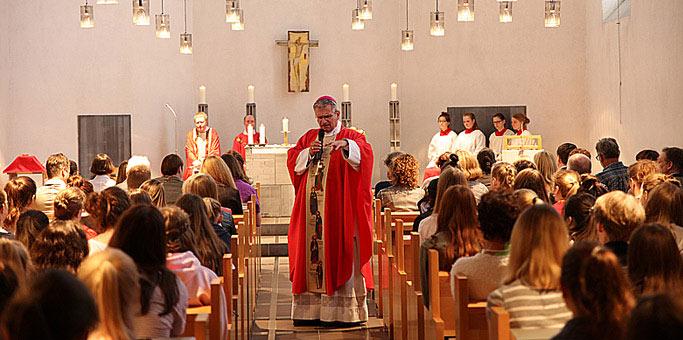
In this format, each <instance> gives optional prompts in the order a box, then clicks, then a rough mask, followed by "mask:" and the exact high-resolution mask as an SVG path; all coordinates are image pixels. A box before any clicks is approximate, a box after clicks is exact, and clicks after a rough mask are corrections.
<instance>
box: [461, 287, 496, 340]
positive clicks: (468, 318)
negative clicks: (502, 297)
mask: <svg viewBox="0 0 683 340" xmlns="http://www.w3.org/2000/svg"><path fill="white" fill-rule="evenodd" d="M454 282H455V303H456V308H455V333H456V334H458V337H459V339H462V340H470V339H471V340H485V339H488V326H487V324H486V301H470V296H469V290H468V288H467V284H468V282H467V277H465V276H461V275H456V276H455V278H454Z"/></svg>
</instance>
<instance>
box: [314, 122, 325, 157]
mask: <svg viewBox="0 0 683 340" xmlns="http://www.w3.org/2000/svg"><path fill="white" fill-rule="evenodd" d="M323 138H325V131H324V130H323V129H320V130H318V141H320V150H318V152H316V154H315V155H313V159H312V161H319V160H321V159H322V158H323V148H322V144H323Z"/></svg>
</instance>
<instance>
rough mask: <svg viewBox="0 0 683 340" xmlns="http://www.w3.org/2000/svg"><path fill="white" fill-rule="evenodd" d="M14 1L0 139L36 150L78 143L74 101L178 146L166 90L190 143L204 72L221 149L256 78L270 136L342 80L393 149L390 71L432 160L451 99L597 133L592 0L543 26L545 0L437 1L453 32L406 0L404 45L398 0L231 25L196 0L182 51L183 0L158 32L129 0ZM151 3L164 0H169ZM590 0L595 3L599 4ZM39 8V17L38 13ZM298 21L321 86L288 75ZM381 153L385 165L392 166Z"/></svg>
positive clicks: (154, 149)
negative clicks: (461, 6)
mask: <svg viewBox="0 0 683 340" xmlns="http://www.w3.org/2000/svg"><path fill="white" fill-rule="evenodd" d="M593 2H594V1H593ZM3 3H5V6H9V10H8V11H3V12H9V14H8V16H9V18H10V19H9V21H8V24H7V27H12V29H11V30H10V29H8V28H7V29H3V31H2V32H3V33H4V32H11V34H10V39H11V40H10V45H11V49H10V52H9V60H10V64H11V65H12V67H11V70H10V79H11V87H10V93H9V98H10V100H9V102H10V111H11V112H14V113H16V112H21V115H19V114H13V115H12V117H11V119H10V120H9V121H10V126H11V127H12V128H11V129H9V131H8V133H7V138H8V139H9V140H12V141H13V143H12V144H8V145H7V147H5V148H4V150H5V152H6V153H7V154H8V155H11V156H8V157H13V156H14V155H15V154H17V153H20V152H29V153H33V154H36V155H37V156H38V157H39V158H41V159H44V158H45V157H46V156H47V155H49V154H50V153H53V152H57V151H63V152H66V153H67V154H69V156H70V157H72V158H76V157H77V125H76V116H77V115H78V114H80V113H97V112H102V113H105V112H131V113H133V152H134V153H136V154H147V155H149V156H150V158H151V160H152V163H153V164H159V162H160V160H161V158H162V157H163V155H164V154H166V153H168V152H171V151H172V149H173V141H172V139H173V138H172V135H173V131H172V122H171V121H170V120H169V119H168V114H167V112H165V111H164V109H163V104H164V103H166V102H168V103H171V105H173V106H174V107H175V108H176V110H177V111H178V112H179V113H180V114H181V116H182V117H181V118H182V120H181V124H180V130H181V134H180V138H179V139H180V145H181V148H182V143H183V140H184V139H183V138H184V137H183V135H184V132H185V131H186V130H188V129H189V128H190V127H191V118H190V117H191V115H192V112H193V111H194V110H195V108H196V106H195V105H196V104H195V103H196V100H197V98H196V89H197V87H198V86H199V85H200V84H204V85H206V86H207V88H208V90H207V92H208V94H207V97H208V102H209V109H210V112H211V124H212V125H213V126H215V127H217V128H218V129H219V131H220V133H221V135H220V137H221V139H222V142H223V143H222V145H223V148H224V149H228V148H230V145H231V142H232V137H233V136H234V135H235V134H236V133H238V132H239V131H240V130H241V129H242V126H241V117H242V116H243V113H244V103H245V100H246V86H247V85H248V84H253V85H255V86H256V102H257V112H258V118H259V121H260V122H263V123H265V124H266V125H267V127H268V133H267V135H268V138H269V140H270V141H271V142H280V141H281V136H280V134H279V133H277V131H279V128H280V118H281V117H282V116H284V115H286V116H288V117H289V118H290V127H291V129H292V130H293V135H294V136H295V137H297V136H298V135H300V134H301V133H303V132H304V131H305V130H306V129H308V128H310V127H313V126H314V124H315V121H314V120H313V113H312V110H311V104H312V102H313V101H314V99H315V98H316V97H318V96H319V95H322V94H331V95H334V96H337V97H341V84H342V83H344V82H346V83H349V84H350V85H351V100H352V101H353V118H354V125H356V126H359V127H361V128H363V129H365V130H366V131H367V133H368V138H369V140H370V141H371V142H372V143H373V145H374V148H375V156H376V158H377V159H381V158H382V157H383V156H384V155H385V154H386V152H387V151H388V142H387V137H388V113H387V110H388V108H387V106H388V104H387V102H388V99H389V84H390V83H391V82H397V83H398V84H399V99H400V100H401V114H402V117H403V139H402V142H403V148H404V149H405V150H406V151H408V152H411V153H415V154H416V155H417V156H419V159H420V160H421V161H422V162H423V164H424V162H425V161H426V157H425V154H426V147H427V144H428V142H429V139H430V138H431V135H432V134H433V133H434V132H436V129H437V127H436V123H435V120H436V113H437V112H440V111H442V110H444V109H445V108H446V107H447V106H470V105H473V106H484V105H526V106H527V109H528V114H529V116H530V118H531V120H532V124H531V125H530V129H531V130H532V131H533V132H535V133H540V134H542V135H543V136H544V143H545V146H546V148H547V149H550V150H552V151H554V150H555V148H556V146H557V145H558V144H559V143H561V142H564V141H566V140H573V141H575V142H576V143H577V144H580V145H582V146H588V145H587V144H588V141H589V139H588V131H589V130H590V129H589V128H588V126H589V125H590V124H589V123H588V119H587V118H588V113H587V101H586V98H587V91H586V88H587V86H588V85H587V84H590V83H591V82H590V80H587V78H586V67H587V62H586V57H587V56H588V57H590V56H591V55H592V54H590V53H586V50H587V46H586V41H587V39H586V34H587V31H586V20H589V19H590V18H592V16H591V15H586V13H585V11H586V3H588V1H565V2H563V3H562V6H563V7H562V26H561V27H560V28H557V29H546V28H544V27H543V1H542V0H528V1H520V2H517V3H515V5H514V6H515V7H514V22H513V23H511V24H500V23H498V22H497V13H498V9H497V4H496V3H495V2H493V1H479V2H477V8H476V10H477V12H476V21H475V22H474V23H458V22H456V20H455V15H456V5H455V2H442V10H444V11H446V13H447V18H446V20H447V23H446V29H447V32H446V37H444V38H434V37H431V36H429V34H428V23H429V19H428V17H429V12H430V11H431V10H433V2H432V1H422V2H419V3H418V2H416V1H411V8H410V11H411V14H410V19H411V24H410V26H411V28H413V29H414V30H415V32H416V43H415V51H413V52H402V51H400V48H399V41H400V30H401V29H402V28H403V25H404V22H405V21H404V20H405V18H404V10H405V9H404V7H403V4H402V3H401V2H394V1H392V2H389V1H376V2H374V7H375V11H374V19H373V20H372V21H371V22H369V23H368V24H367V26H366V27H367V28H366V30H365V31H361V32H357V31H352V30H351V28H350V14H351V13H350V12H351V9H352V7H353V5H354V4H353V2H352V1H348V2H340V1H335V2H331V1H324V0H313V1H308V0H307V1H301V0H279V1H266V0H251V1H245V2H244V4H243V6H244V10H245V13H246V31H243V32H234V31H231V30H230V29H229V27H228V26H227V25H226V24H225V23H224V14H223V13H224V12H223V11H224V2H223V1H220V0H211V1H189V2H188V6H189V7H190V8H189V9H188V10H189V13H190V14H191V16H190V18H189V20H188V25H189V27H188V31H190V32H191V33H193V34H194V45H195V46H194V47H195V53H194V55H192V56H182V55H180V54H179V53H178V34H179V33H180V31H181V29H182V21H181V14H182V7H181V6H182V2H181V1H173V2H171V1H167V3H166V10H167V12H170V14H171V18H172V34H173V37H172V39H170V40H158V39H156V38H155V37H154V33H153V31H154V29H153V27H152V26H150V27H143V28H141V27H134V26H133V25H132V24H131V23H130V20H131V19H130V16H131V15H130V3H129V2H128V1H121V3H120V4H119V5H118V6H95V18H96V27H95V28H94V29H91V30H83V29H80V28H79V27H78V5H79V2H78V1H75V0H69V1H68V3H69V5H65V4H64V2H62V1H60V2H53V1H49V2H48V1H40V2H37V1H34V2H3ZM192 4H194V8H192V7H191V5H192ZM152 6H153V12H159V6H160V4H159V1H154V2H153V3H152ZM594 7H595V6H593V5H591V6H589V7H588V9H589V10H599V8H598V7H595V8H594ZM34 18H39V19H40V20H42V22H43V23H42V24H38V25H36V24H35V23H34V22H35V19H34ZM192 19H194V20H192ZM3 22H7V21H6V20H3ZM294 29H305V30H310V31H311V38H312V39H316V40H319V41H320V47H318V48H313V49H312V52H311V92H310V93H299V94H291V93H287V91H286V84H287V80H286V78H287V62H286V48H284V47H279V46H276V45H275V40H278V39H286V34H287V33H286V32H287V30H294ZM0 36H5V34H2V35H0ZM588 41H589V42H591V40H588ZM3 64H4V63H3ZM0 67H1V66H0ZM0 103H2V102H1V101H0ZM47 126H49V127H50V129H47V128H46V127H47ZM0 132H1V131H0ZM48 134H54V136H53V137H47V135H48ZM0 150H2V149H0ZM379 164H380V162H379V161H378V162H376V166H375V169H376V174H375V176H376V178H378V176H379V175H380V174H381V173H383V172H384V171H383V169H381V168H380V166H379ZM82 166H86V167H87V164H86V165H82ZM157 167H158V166H157ZM153 170H155V171H158V169H153Z"/></svg>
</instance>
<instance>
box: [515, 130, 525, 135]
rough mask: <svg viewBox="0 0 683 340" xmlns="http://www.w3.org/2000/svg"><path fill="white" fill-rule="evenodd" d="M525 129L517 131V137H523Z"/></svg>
mask: <svg viewBox="0 0 683 340" xmlns="http://www.w3.org/2000/svg"><path fill="white" fill-rule="evenodd" d="M524 130H525V129H521V130H517V136H521V135H522V132H524Z"/></svg>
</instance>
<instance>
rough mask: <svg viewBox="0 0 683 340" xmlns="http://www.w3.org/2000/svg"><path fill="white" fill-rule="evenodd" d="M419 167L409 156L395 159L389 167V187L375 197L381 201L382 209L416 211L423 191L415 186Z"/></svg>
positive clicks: (413, 158)
mask: <svg viewBox="0 0 683 340" xmlns="http://www.w3.org/2000/svg"><path fill="white" fill-rule="evenodd" d="M419 167H420V165H419V164H418V162H417V159H415V157H413V155H411V154H404V155H400V156H398V157H396V159H394V161H393V162H392V163H391V166H390V167H389V180H390V181H391V186H390V187H388V188H385V189H382V190H381V191H380V192H379V194H378V195H377V197H378V198H379V199H380V200H381V201H382V209H384V208H389V209H391V211H418V208H417V202H418V201H419V200H420V199H422V197H424V195H425V191H424V190H423V189H422V188H420V187H419V186H418V185H417V181H418V175H419V172H420V168H419Z"/></svg>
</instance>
